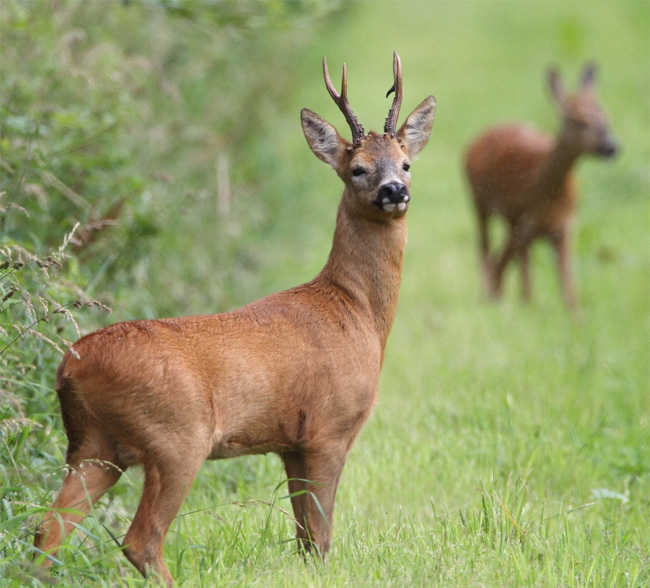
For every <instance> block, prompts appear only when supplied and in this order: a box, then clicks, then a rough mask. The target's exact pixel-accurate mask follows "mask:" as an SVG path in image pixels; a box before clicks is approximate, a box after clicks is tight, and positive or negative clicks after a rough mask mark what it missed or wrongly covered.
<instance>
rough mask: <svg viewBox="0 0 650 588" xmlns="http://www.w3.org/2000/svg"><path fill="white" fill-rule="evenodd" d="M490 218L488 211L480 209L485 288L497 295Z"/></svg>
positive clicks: (482, 269)
mask: <svg viewBox="0 0 650 588" xmlns="http://www.w3.org/2000/svg"><path fill="white" fill-rule="evenodd" d="M488 218H489V215H488V214H487V212H486V211H484V210H481V209H479V210H478V234H479V255H480V258H481V271H482V273H483V283H484V286H485V290H486V292H487V294H488V296H490V297H494V296H495V292H494V283H493V277H492V275H493V270H492V263H491V260H490V241H489V234H488Z"/></svg>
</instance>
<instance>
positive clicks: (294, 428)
mask: <svg viewBox="0 0 650 588" xmlns="http://www.w3.org/2000/svg"><path fill="white" fill-rule="evenodd" d="M323 74H324V77H325V83H326V86H327V90H328V92H329V93H330V95H331V96H332V98H333V99H334V101H335V102H336V104H337V105H338V107H339V109H340V110H341V112H342V113H343V114H344V115H345V119H346V120H347V122H348V124H349V126H350V128H351V130H352V142H349V141H347V140H346V139H344V138H343V137H341V135H339V133H338V132H337V130H336V129H335V128H334V127H333V126H332V125H330V124H329V123H328V122H327V121H325V120H324V119H322V118H321V117H320V116H318V115H317V114H315V113H314V112H312V111H311V110H308V109H303V110H302V112H301V120H302V128H303V131H304V134H305V137H306V139H307V143H308V144H309V147H310V148H311V150H312V151H313V152H314V154H315V155H316V157H318V158H319V159H321V160H322V161H324V162H326V163H328V164H329V165H331V166H332V167H333V168H334V170H335V171H336V173H337V174H338V175H339V177H340V178H341V179H342V180H343V182H344V184H345V188H344V190H343V196H342V198H341V201H340V205H339V208H338V215H337V219H336V229H335V232H334V240H333V245H332V249H331V253H330V255H329V259H328V261H327V263H326V265H325V267H324V268H323V270H322V271H321V272H320V274H319V275H318V276H317V277H316V278H314V279H313V280H312V281H311V282H308V283H306V284H304V285H302V286H298V287H296V288H293V289H290V290H287V291H284V292H279V293H276V294H273V295H271V296H268V297H267V298H264V299H262V300H259V301H258V302H254V303H251V304H249V305H247V306H244V307H243V308H240V309H239V310H235V311H232V312H228V313H224V314H216V315H210V316H196V317H185V318H176V319H164V320H143V321H130V322H123V323H117V324H114V325H112V326H109V327H106V328H104V329H101V330H99V331H96V332H94V333H91V334H90V335H87V336H85V337H83V338H81V339H80V340H79V341H77V342H76V343H75V344H74V345H72V348H71V349H70V350H68V352H67V353H66V354H65V357H64V358H63V361H62V362H61V365H60V366H59V369H58V373H57V383H56V389H57V392H58V395H59V400H60V403H61V412H62V415H63V423H64V425H65V429H66V432H67V435H68V440H69V444H68V450H67V458H66V461H67V466H68V470H67V472H66V475H65V478H64V481H63V486H62V488H61V491H60V493H59V495H58V498H57V499H56V501H55V502H54V505H53V506H52V509H51V510H50V511H48V513H47V514H46V515H45V517H44V522H43V523H42V526H41V528H40V530H39V532H38V533H37V535H36V538H35V546H36V547H37V548H38V549H39V550H41V551H43V552H45V553H47V554H52V553H55V552H56V549H57V547H58V546H59V545H60V544H61V542H62V539H63V537H65V535H67V534H68V533H69V532H70V531H71V530H72V529H73V527H74V526H75V525H76V524H77V523H78V522H79V521H81V520H82V519H83V517H84V516H85V515H86V514H87V513H88V511H89V509H90V507H91V504H92V503H95V502H96V501H97V500H98V499H99V497H100V496H101V495H102V494H103V493H104V492H105V491H106V490H107V489H108V488H110V487H111V486H112V485H113V484H115V483H116V482H117V480H118V478H119V477H120V474H121V473H122V471H124V470H125V469H126V468H127V467H129V466H132V465H135V464H142V465H143V466H144V474H145V480H144V487H143V492H142V498H141V501H140V505H139V507H138V509H137V512H136V514H135V517H134V519H133V522H132V524H131V527H130V528H129V530H128V532H127V534H126V537H125V538H124V542H123V545H124V553H125V555H126V557H127V558H128V559H129V560H130V561H131V562H132V563H133V565H134V566H135V567H136V568H137V569H138V570H139V571H140V572H141V573H142V574H143V575H147V574H149V573H151V574H154V575H157V576H158V577H159V578H161V579H162V580H164V581H166V582H167V583H168V584H171V583H172V581H173V580H172V577H171V575H170V573H169V571H168V569H167V568H166V567H165V564H164V562H163V559H162V547H163V542H164V539H165V534H166V533H167V530H168V529H169V526H170V524H171V522H172V520H173V518H174V517H175V516H176V514H177V512H178V510H179V508H180V506H181V504H182V503H183V500H184V498H185V496H186V494H187V493H188V491H189V489H190V485H191V484H192V481H193V479H194V477H195V475H196V473H197V471H198V469H199V467H200V465H201V464H202V462H203V461H204V460H206V459H222V458H227V457H235V456H239V455H246V454H255V453H267V452H275V453H278V454H279V455H280V457H281V459H282V461H283V462H284V467H285V469H286V474H287V476H288V480H289V490H290V493H291V501H292V506H293V509H294V514H295V518H296V533H297V541H298V544H299V545H300V546H301V548H304V550H305V551H310V550H311V549H312V548H314V549H315V550H317V552H318V553H319V554H320V555H321V556H322V557H324V556H325V554H326V553H327V551H328V549H329V547H330V540H331V525H332V513H333V509H334V498H335V494H336V489H337V485H338V483H339V477H340V475H341V471H342V469H343V466H344V463H345V459H346V455H347V453H348V451H349V449H350V447H351V446H352V443H353V442H354V440H355V438H356V436H357V435H358V433H359V431H360V430H361V428H362V426H363V424H364V423H365V421H366V419H367V418H368V416H369V415H370V412H371V411H372V408H373V406H374V404H375V402H376V400H377V391H378V383H379V373H380V370H381V367H382V363H383V360H384V348H385V345H386V339H387V337H388V334H389V332H390V329H391V325H392V322H393V318H394V316H395V310H396V305H397V297H398V291H399V285H400V279H401V272H402V257H403V252H404V247H405V244H406V218H405V213H406V211H407V208H408V205H409V201H410V194H409V186H410V174H409V166H410V158H411V157H413V156H414V155H415V154H417V153H418V152H419V151H420V150H421V149H422V148H423V147H424V146H425V145H426V143H427V141H428V140H429V135H430V133H431V127H432V124H433V117H434V112H435V99H434V98H433V96H429V97H428V98H427V99H426V100H424V101H423V102H422V103H421V104H420V105H419V106H418V107H417V108H416V109H415V110H414V111H413V112H412V113H411V114H410V115H409V116H408V118H407V119H406V121H405V123H404V124H403V125H402V127H401V128H400V129H399V130H397V131H396V130H395V127H396V123H397V118H398V115H399V109H400V105H401V101H402V73H401V64H400V60H399V57H398V56H397V53H395V54H394V56H393V74H394V84H393V87H392V88H391V90H390V91H389V94H390V92H392V91H394V92H395V96H394V100H393V103H392V106H391V108H390V110H389V114H388V118H387V119H386V122H385V126H384V133H383V134H377V133H374V132H370V133H369V134H365V133H364V130H363V127H362V126H361V124H360V123H359V122H358V120H357V118H356V116H355V115H354V113H353V112H352V110H351V109H350V106H349V103H348V100H347V87H346V86H347V79H346V69H345V65H344V66H343V78H342V87H341V93H340V94H338V93H337V91H336V90H335V89H334V87H333V85H332V82H331V81H330V78H329V74H328V71H327V62H326V60H325V59H323ZM308 481H309V482H308ZM310 482H313V485H308V484H309V483H310ZM43 563H44V565H48V561H47V560H45V561H44V562H43Z"/></svg>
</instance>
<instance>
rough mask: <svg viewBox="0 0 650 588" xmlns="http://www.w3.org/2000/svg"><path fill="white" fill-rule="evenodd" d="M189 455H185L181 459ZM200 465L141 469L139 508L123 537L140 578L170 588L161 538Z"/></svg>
mask: <svg viewBox="0 0 650 588" xmlns="http://www.w3.org/2000/svg"><path fill="white" fill-rule="evenodd" d="M187 455H190V452H185V456H187ZM202 462H203V456H201V459H200V460H196V459H195V460H194V461H187V460H186V459H181V458H178V459H174V460H168V461H166V462H164V463H151V464H146V465H145V481H144V488H143V490H142V498H141V499H140V505H139V506H138V510H137V512H136V513H135V517H134V518H133V523H131V527H130V528H129V531H128V532H127V534H126V536H125V537H124V541H123V543H122V544H123V545H124V554H125V555H126V557H127V558H128V559H129V561H130V562H131V563H132V564H133V565H134V566H135V567H136V569H137V570H138V571H139V572H140V573H141V574H142V575H143V576H145V577H146V576H147V575H148V574H150V573H151V574H154V575H155V576H157V577H158V578H159V579H160V580H162V581H164V582H166V583H167V584H168V585H170V586H171V585H172V583H173V579H172V576H171V574H170V573H169V570H168V569H167V567H166V566H165V564H164V562H163V558H162V551H163V544H164V541H165V535H167V531H168V530H169V527H170V525H171V524H172V521H173V520H174V517H175V516H176V514H177V513H178V510H179V509H180V507H181V505H182V504H183V501H184V500H185V497H186V496H187V493H188V492H189V489H190V486H191V485H192V482H193V481H194V477H195V476H196V473H197V471H198V469H199V467H200V465H201V463H202Z"/></svg>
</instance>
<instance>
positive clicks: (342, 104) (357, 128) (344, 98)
mask: <svg viewBox="0 0 650 588" xmlns="http://www.w3.org/2000/svg"><path fill="white" fill-rule="evenodd" d="M323 74H324V76H325V86H327V91H328V92H329V94H330V96H331V97H332V99H333V100H334V102H336V104H337V106H338V107H339V110H340V111H341V112H342V113H343V116H345V120H346V121H347V122H348V125H350V130H351V131H352V142H353V143H354V145H355V146H357V145H360V144H361V140H362V139H363V138H364V137H365V136H366V133H365V131H364V130H363V126H362V125H361V123H360V122H359V121H358V119H357V117H356V116H355V114H354V112H352V109H351V108H350V105H349V104H348V77H347V70H346V68H345V63H344V64H343V78H342V79H341V94H339V93H338V92H337V91H336V90H335V89H334V86H333V85H332V80H330V74H329V72H328V71H327V59H326V58H325V57H323Z"/></svg>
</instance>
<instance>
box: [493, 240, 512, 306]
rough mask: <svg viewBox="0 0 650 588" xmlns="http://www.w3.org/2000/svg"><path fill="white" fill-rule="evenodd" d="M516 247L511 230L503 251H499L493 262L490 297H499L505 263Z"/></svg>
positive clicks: (507, 262) (509, 259) (510, 257)
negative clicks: (496, 258) (499, 254)
mask: <svg viewBox="0 0 650 588" xmlns="http://www.w3.org/2000/svg"><path fill="white" fill-rule="evenodd" d="M517 249H518V246H517V239H516V237H515V235H514V232H512V233H510V235H509V237H508V241H507V243H506V245H505V247H504V248H503V253H501V256H500V257H499V259H498V260H497V262H496V263H495V264H494V271H493V272H492V297H493V298H500V297H501V289H502V284H503V273H504V271H505V269H506V267H507V265H508V264H509V263H510V261H511V260H512V258H513V257H514V256H515V254H516V253H517Z"/></svg>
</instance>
